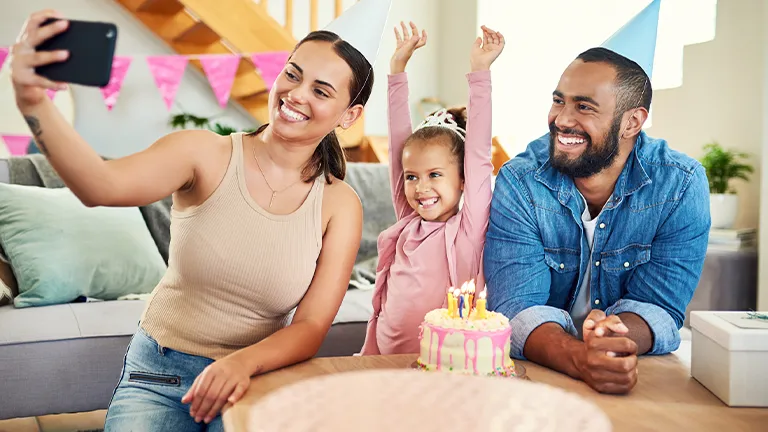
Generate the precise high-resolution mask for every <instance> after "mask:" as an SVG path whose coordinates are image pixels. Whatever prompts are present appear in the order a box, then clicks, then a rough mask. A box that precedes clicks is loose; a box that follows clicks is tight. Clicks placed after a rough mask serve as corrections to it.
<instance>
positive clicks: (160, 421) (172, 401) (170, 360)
mask: <svg viewBox="0 0 768 432" xmlns="http://www.w3.org/2000/svg"><path fill="white" fill-rule="evenodd" d="M211 363H213V360H211V359H209V358H205V357H198V356H194V355H190V354H184V353H181V352H178V351H174V350H172V349H169V348H165V347H162V346H160V345H159V344H158V343H157V341H155V340H154V339H152V337H150V336H149V335H148V334H147V333H146V332H145V331H144V330H143V329H142V328H141V327H139V329H138V330H137V331H136V333H135V334H134V335H133V338H132V339H131V342H130V344H129V345H128V351H127V352H126V354H125V362H124V364H123V372H122V375H121V377H120V382H119V383H118V384H117V387H116V388H115V392H114V394H113V395H112V401H111V402H110V404H109V409H108V411H107V419H106V424H105V426H104V431H105V432H113V431H114V432H128V431H137V432H138V431H141V432H153V431H158V432H159V431H169V432H170V431H185V432H186V431H223V430H224V426H223V424H222V420H221V415H218V416H217V417H216V418H215V419H213V421H211V423H210V424H208V425H206V424H205V423H204V422H200V423H195V419H194V418H193V417H191V416H190V415H189V407H190V405H189V404H182V403H181V398H182V396H184V394H186V392H187V391H188V390H189V388H190V386H191V385H192V383H194V381H195V378H197V376H198V375H199V374H200V373H201V372H202V371H203V369H205V368H206V367H207V366H208V365H210V364H211Z"/></svg>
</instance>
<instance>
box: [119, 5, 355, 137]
mask: <svg viewBox="0 0 768 432" xmlns="http://www.w3.org/2000/svg"><path fill="white" fill-rule="evenodd" d="M115 1H117V2H118V3H119V4H121V5H122V6H123V7H124V8H125V9H127V10H128V11H129V12H130V13H131V14H133V16H134V17H136V19H138V20H139V21H141V22H142V23H143V24H144V25H145V26H146V27H147V28H148V29H149V30H151V31H152V32H153V33H154V34H155V35H156V36H157V37H159V38H160V39H162V40H163V41H164V42H165V43H166V44H168V46H169V47H171V48H172V49H173V50H174V51H176V52H177V53H179V54H185V55H190V56H192V55H202V54H243V53H246V54H247V53H254V52H264V51H290V50H292V49H293V47H294V46H295V45H296V43H297V42H298V41H297V40H296V39H295V38H294V37H293V35H292V26H293V0H285V4H286V8H285V13H286V18H285V26H283V25H280V23H278V22H277V21H276V20H275V19H274V18H272V17H271V16H270V15H269V13H268V12H267V0H261V2H260V3H257V2H256V1H254V0H115ZM310 9H311V14H310V23H311V24H310V26H311V28H312V30H316V29H317V28H318V26H317V16H318V10H317V9H318V0H310ZM334 9H335V10H334V13H335V15H334V16H339V15H340V14H341V12H342V1H341V0H335V8H334ZM190 64H192V65H193V66H194V67H195V68H197V69H198V70H200V71H201V72H202V71H203V69H202V65H201V64H200V62H199V61H198V60H194V59H192V60H190ZM230 99H231V100H232V101H233V102H235V103H237V104H239V105H240V106H242V107H243V108H244V109H245V110H246V111H247V112H248V113H250V114H251V115H252V116H253V118H254V119H256V120H257V121H258V122H259V123H266V122H267V121H269V112H268V108H267V99H268V90H267V86H266V84H265V83H264V81H263V80H262V79H261V77H260V76H259V74H258V73H257V72H256V67H255V66H254V64H253V62H252V61H251V59H250V58H249V57H248V56H244V57H242V58H241V60H240V66H239V68H238V71H237V75H236V77H235V81H234V84H233V85H232V90H231V96H230ZM363 124H364V121H363V120H362V119H361V120H360V121H358V122H357V124H356V128H351V129H350V130H347V131H344V133H343V134H340V135H341V136H343V140H344V141H345V142H344V144H345V145H346V146H355V145H359V143H360V141H361V140H362V136H363V127H362V125H363ZM340 139H342V138H341V137H340Z"/></svg>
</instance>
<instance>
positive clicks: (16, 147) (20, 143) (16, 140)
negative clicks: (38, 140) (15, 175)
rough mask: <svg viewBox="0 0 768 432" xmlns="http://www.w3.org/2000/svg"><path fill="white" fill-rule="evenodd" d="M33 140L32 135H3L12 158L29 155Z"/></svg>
mask: <svg viewBox="0 0 768 432" xmlns="http://www.w3.org/2000/svg"><path fill="white" fill-rule="evenodd" d="M31 140H32V137H31V136H30V135H3V141H5V146H6V147H8V152H9V153H10V154H11V155H12V156H21V155H25V154H27V149H29V143H30V141H31Z"/></svg>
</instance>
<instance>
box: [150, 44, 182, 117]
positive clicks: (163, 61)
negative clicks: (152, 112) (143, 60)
mask: <svg viewBox="0 0 768 432" xmlns="http://www.w3.org/2000/svg"><path fill="white" fill-rule="evenodd" d="M147 63H148V64H149V70H150V72H151V73H152V76H153V77H155V86H157V89H158V90H159V91H160V95H161V96H162V97H163V101H164V102H165V106H166V107H167V108H168V111H170V110H171V106H172V105H173V101H174V100H175V99H176V92H177V91H178V90H179V84H180V83H181V78H182V77H183V76H184V70H185V69H186V67H187V63H189V60H188V59H187V58H186V57H184V56H180V55H171V56H150V57H147Z"/></svg>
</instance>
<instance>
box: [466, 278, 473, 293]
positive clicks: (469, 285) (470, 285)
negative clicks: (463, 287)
mask: <svg viewBox="0 0 768 432" xmlns="http://www.w3.org/2000/svg"><path fill="white" fill-rule="evenodd" d="M467 285H468V286H467V290H468V291H469V293H470V294H474V293H475V280H474V279H471V280H470V281H469V283H468V284H467Z"/></svg>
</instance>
